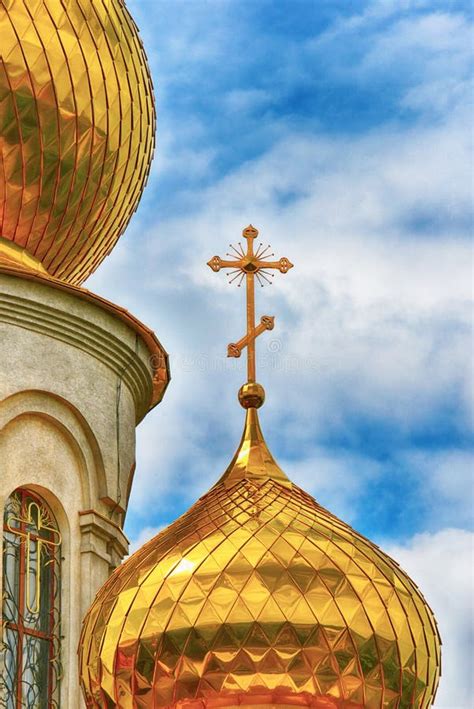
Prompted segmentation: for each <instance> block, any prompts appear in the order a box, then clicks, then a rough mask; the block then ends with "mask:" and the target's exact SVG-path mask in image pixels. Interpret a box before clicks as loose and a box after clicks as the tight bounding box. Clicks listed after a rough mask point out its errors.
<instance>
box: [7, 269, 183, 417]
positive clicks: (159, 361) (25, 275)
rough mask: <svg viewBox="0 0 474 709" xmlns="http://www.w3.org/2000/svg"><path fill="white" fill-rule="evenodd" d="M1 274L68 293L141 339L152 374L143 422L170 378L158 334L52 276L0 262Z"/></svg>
mask: <svg viewBox="0 0 474 709" xmlns="http://www.w3.org/2000/svg"><path fill="white" fill-rule="evenodd" d="M2 274H4V275H7V276H10V277H12V278H20V279H21V280H24V281H31V282H34V283H38V284H39V285H40V286H45V287H47V288H50V289H53V290H59V291H62V292H65V293H67V294H69V295H70V296H72V297H76V298H79V299H80V300H83V301H86V302H89V303H91V304H92V305H94V306H96V307H97V308H99V309H100V310H102V311H103V312H105V313H108V314H110V315H112V316H113V317H114V318H117V319H119V320H121V321H122V322H123V323H125V324H126V325H127V326H128V327H129V328H130V329H131V330H132V331H134V332H135V333H137V334H138V335H139V337H140V339H141V340H142V341H143V342H144V344H145V345H146V347H147V348H148V350H149V353H150V357H149V364H150V367H151V370H152V373H153V374H152V392H151V396H150V399H149V401H148V404H147V407H146V410H145V411H144V412H143V413H142V414H141V415H140V417H139V420H140V419H141V418H143V416H144V415H145V413H146V411H147V410H149V409H152V408H153V407H154V406H156V405H157V404H159V403H160V401H161V400H162V398H163V395H164V393H165V391H166V388H167V386H168V384H169V381H170V378H171V376H170V371H169V358H168V354H167V352H166V350H165V349H164V347H163V346H162V345H161V343H160V341H159V340H158V338H157V337H156V335H155V333H154V332H153V331H152V330H150V328H148V327H147V326H146V325H144V324H143V323H142V322H140V320H138V319H137V318H136V317H134V316H133V315H132V314H131V313H129V312H128V310H126V309H125V308H122V307H120V306H119V305H115V304H114V303H111V302H110V301H108V300H106V299H105V298H102V297H101V296H98V295H95V294H94V293H91V292H90V291H88V290H86V289H85V288H80V287H79V286H73V285H71V284H70V283H64V282H63V281H60V280H58V279H56V278H52V277H51V276H49V275H44V274H41V273H35V272H33V271H26V270H24V269H22V268H19V267H17V266H15V265H14V264H7V263H2V262H1V260H0V275H2ZM0 318H1V316H0Z"/></svg>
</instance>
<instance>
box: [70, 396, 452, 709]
mask: <svg viewBox="0 0 474 709" xmlns="http://www.w3.org/2000/svg"><path fill="white" fill-rule="evenodd" d="M79 652H80V665H81V670H80V671H81V681H82V685H83V689H84V693H85V697H86V703H87V706H88V707H109V706H110V707H112V706H114V707H115V706H116V707H121V708H123V709H125V708H128V707H154V708H155V709H165V708H171V707H183V709H204V708H205V707H241V706H247V707H260V708H261V707H266V708H267V709H269V708H270V707H277V706H278V707H294V706H309V707H314V708H318V709H336V708H338V709H342V708H345V709H350V708H352V709H356V708H360V709H362V707H365V708H369V709H382V707H384V708H386V707H390V708H393V709H395V708H396V707H417V708H420V709H421V708H423V707H429V706H430V705H431V703H432V702H433V699H434V695H435V691H436V687H437V683H438V678H439V668H440V639H439V636H438V632H437V629H436V624H435V621H434V618H433V615H432V613H431V611H430V609H429V607H428V606H427V604H426V602H425V600H424V599H423V597H422V595H421V594H420V592H419V590H418V589H417V587H416V586H415V585H414V583H413V582H412V581H411V580H410V579H409V578H408V576H407V575H406V574H405V573H404V572H403V571H402V570H401V569H400V568H399V567H398V565H397V564H396V563H395V562H394V561H393V560H392V559H391V558H390V557H388V556H387V555H386V554H384V553H383V552H382V551H381V550H380V549H379V548H378V547H377V546H375V545H374V544H372V543H371V542H370V541H368V540H367V539H365V538H364V537H362V536H361V535H360V534H358V533H357V532H356V531H354V530H353V529H351V527H349V526H348V525H347V524H344V522H341V521H340V520H339V519H337V518H336V517H335V516H334V515H332V514H331V513H330V512H328V511H327V510H325V509H324V508H323V507H321V506H320V505H319V504H318V503H317V502H316V501H315V500H314V499H313V498H312V497H311V496H310V495H308V494H307V493H306V492H304V491H303V490H301V489H300V488H299V487H297V486H296V485H294V484H293V483H291V482H290V481H289V480H288V478H287V477H286V475H285V474H284V472H283V471H282V470H281V469H280V467H279V466H278V465H277V463H276V462H275V461H274V459H273V458H272V456H271V454H270V452H269V450H268V448H267V446H266V444H265V441H264V439H263V435H262V432H261V429H260V426H259V422H258V418H257V411H256V408H254V407H251V408H249V409H248V410H247V418H246V424H245V430H244V434H243V437H242V441H241V443H240V446H239V448H238V450H237V453H236V454H235V456H234V459H233V460H232V462H231V464H230V466H229V468H228V469H227V471H226V473H225V474H224V475H223V477H222V478H221V479H220V481H219V482H218V483H217V484H216V485H215V486H214V487H213V488H212V489H211V490H210V491H209V492H208V493H207V494H205V495H204V496H203V497H202V498H201V499H200V500H198V502H196V504H195V505H193V507H191V509H190V510H189V511H188V512H186V513H185V514H184V515H183V516H182V517H181V518H180V519H178V520H177V521H176V522H174V524H172V525H171V526H170V527H168V528H167V529H165V530H164V531H162V532H161V533H160V534H158V535H157V536H156V537H155V538H154V539H152V540H151V541H150V542H148V543H147V544H146V545H145V546H144V547H142V548H141V549H140V550H139V551H137V552H136V553H135V554H134V555H133V556H131V557H130V558H129V559H128V560H127V561H126V562H125V563H124V564H123V565H122V566H121V567H119V568H118V569H117V570H116V571H115V573H114V574H113V575H112V576H111V578H110V579H109V580H108V582H107V583H106V584H105V586H104V587H103V588H102V590H101V591H100V592H99V594H98V595H97V597H96V599H95V601H94V603H93V605H92V607H91V609H90V611H89V613H88V615H87V617H86V619H85V621H84V626H83V633H82V639H81V645H80V651H79Z"/></svg>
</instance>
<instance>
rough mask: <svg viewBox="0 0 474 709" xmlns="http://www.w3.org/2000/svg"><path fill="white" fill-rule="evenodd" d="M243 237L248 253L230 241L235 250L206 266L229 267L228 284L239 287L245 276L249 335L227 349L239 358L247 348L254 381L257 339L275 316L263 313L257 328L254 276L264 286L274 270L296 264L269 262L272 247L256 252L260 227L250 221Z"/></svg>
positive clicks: (270, 326) (284, 270)
mask: <svg viewBox="0 0 474 709" xmlns="http://www.w3.org/2000/svg"><path fill="white" fill-rule="evenodd" d="M242 236H243V237H244V238H245V239H246V240H247V252H245V251H244V249H243V247H242V244H241V243H240V242H239V244H238V248H236V247H235V246H232V244H230V248H231V249H232V250H233V252H234V253H232V254H230V253H228V254H226V255H227V256H229V257H230V258H229V260H225V259H221V258H220V257H219V256H213V257H212V258H211V260H210V261H208V262H207V265H208V266H209V267H210V268H212V270H213V271H215V272H216V273H217V272H218V271H220V270H221V268H230V269H231V270H230V272H229V273H228V274H227V275H228V276H230V281H229V283H233V282H234V281H235V280H237V281H238V283H237V285H238V286H240V285H241V284H242V281H243V280H244V278H245V279H246V286H247V334H246V335H245V336H244V337H242V338H241V339H240V340H239V341H238V342H233V343H231V344H230V345H229V346H228V348H227V356H228V357H240V355H241V353H242V350H243V349H244V348H245V347H247V381H248V383H253V382H255V381H256V379H255V376H256V375H255V340H256V338H257V337H258V336H259V335H260V334H261V333H262V332H264V331H265V330H272V329H273V326H274V322H275V318H274V317H271V316H269V315H264V316H263V317H262V318H261V319H260V324H259V325H257V327H255V278H256V279H257V281H258V283H259V284H260V285H261V286H263V285H264V284H265V283H270V284H271V279H272V278H273V275H274V274H273V273H271V271H272V270H278V271H280V273H287V272H288V271H289V270H290V268H293V264H292V263H291V262H290V261H289V260H288V259H287V258H285V257H283V258H281V259H280V260H279V261H268V260H266V259H268V258H269V257H271V256H274V254H273V253H269V249H270V246H266V247H264V246H263V245H262V244H259V246H258V249H257V251H256V252H255V251H254V241H255V239H256V238H257V236H258V230H257V229H255V227H253V226H252V225H251V224H250V225H249V226H248V227H247V228H246V229H244V230H243V232H242Z"/></svg>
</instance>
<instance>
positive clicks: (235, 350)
mask: <svg viewBox="0 0 474 709" xmlns="http://www.w3.org/2000/svg"><path fill="white" fill-rule="evenodd" d="M274 327H275V318H274V317H272V316H270V315H262V317H261V318H260V325H257V327H256V328H255V329H254V331H253V332H252V333H250V335H245V337H242V339H241V340H239V341H238V342H233V343H231V344H230V345H228V346H227V356H228V357H240V355H241V354H242V350H243V349H244V347H247V345H248V343H249V342H250V341H253V340H255V339H256V338H257V337H258V336H259V335H261V334H262V332H265V330H273V328H274Z"/></svg>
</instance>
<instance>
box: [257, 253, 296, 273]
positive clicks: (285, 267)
mask: <svg viewBox="0 0 474 709" xmlns="http://www.w3.org/2000/svg"><path fill="white" fill-rule="evenodd" d="M256 266H257V267H258V269H259V270H260V269H262V268H276V269H278V271H280V273H288V271H289V270H290V268H293V264H292V263H291V261H289V260H288V259H287V258H286V257H285V256H283V258H281V259H280V260H279V261H257V262H256Z"/></svg>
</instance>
